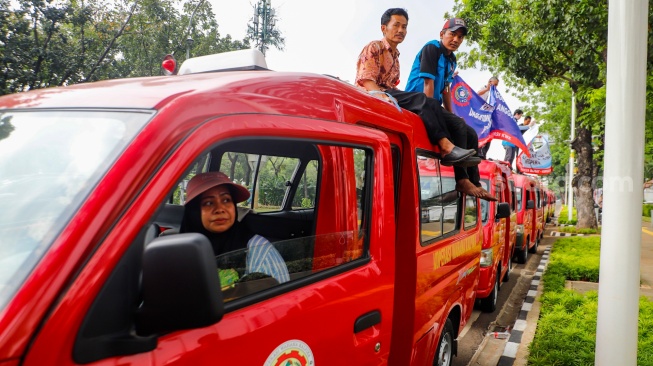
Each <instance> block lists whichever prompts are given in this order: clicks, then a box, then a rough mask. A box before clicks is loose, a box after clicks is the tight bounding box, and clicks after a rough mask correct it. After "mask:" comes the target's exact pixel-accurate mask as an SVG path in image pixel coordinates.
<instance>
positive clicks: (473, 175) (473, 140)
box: [440, 106, 481, 187]
mask: <svg viewBox="0 0 653 366" xmlns="http://www.w3.org/2000/svg"><path fill="white" fill-rule="evenodd" d="M440 109H441V115H442V116H443V117H444V120H445V125H446V126H447V128H448V129H449V133H450V134H451V136H452V137H453V140H452V141H451V142H453V144H454V145H456V146H458V147H462V148H463V149H475V150H477V149H478V135H477V134H476V131H474V129H473V128H472V127H470V126H469V125H468V124H467V123H465V120H464V119H462V118H460V117H458V116H457V115H455V114H453V113H451V112H449V111H448V110H446V109H444V108H442V107H441V106H440ZM453 171H454V174H455V177H456V182H457V181H459V180H461V179H469V180H470V181H471V182H472V183H473V184H474V185H475V186H477V187H480V186H481V176H480V174H479V172H478V166H476V165H474V166H472V167H468V168H462V167H458V166H454V167H453Z"/></svg>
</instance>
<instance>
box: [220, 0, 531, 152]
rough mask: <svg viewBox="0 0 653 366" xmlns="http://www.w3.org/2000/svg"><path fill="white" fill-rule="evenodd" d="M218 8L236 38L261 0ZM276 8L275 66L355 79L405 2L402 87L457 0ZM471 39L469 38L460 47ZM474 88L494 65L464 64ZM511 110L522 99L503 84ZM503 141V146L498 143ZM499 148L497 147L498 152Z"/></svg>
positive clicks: (276, 2) (281, 1) (271, 54)
mask: <svg viewBox="0 0 653 366" xmlns="http://www.w3.org/2000/svg"><path fill="white" fill-rule="evenodd" d="M208 1H209V2H210V3H211V4H212V6H213V12H214V13H215V14H216V18H217V19H216V20H217V22H218V27H219V28H218V30H219V32H220V35H221V36H222V37H224V36H226V35H227V34H230V35H231V37H232V39H243V38H244V37H245V34H246V32H247V23H248V22H249V20H250V19H251V18H252V15H253V12H254V10H253V4H254V3H255V2H256V0H231V1H225V0H208ZM271 1H272V7H273V8H275V9H276V13H277V17H278V21H277V24H276V26H277V28H278V29H279V30H280V31H281V33H282V36H283V37H284V38H285V47H284V50H283V51H279V50H277V49H276V48H271V49H269V50H268V51H267V53H266V62H267V66H268V68H269V69H271V70H275V71H298V72H311V73H318V74H329V75H333V76H337V77H339V78H340V79H342V80H346V81H348V82H350V83H351V82H353V81H354V78H355V75H356V60H357V58H358V54H359V53H360V51H361V50H362V48H363V47H364V46H365V45H366V44H367V43H369V42H370V41H372V40H379V39H381V38H382V37H383V34H382V33H381V15H382V14H383V12H384V11H385V10H386V9H388V8H393V7H402V8H404V9H406V10H407V11H408V17H409V20H408V34H407V36H406V39H405V40H404V42H402V43H401V44H399V46H398V49H399V52H400V53H401V55H400V56H399V62H400V66H401V77H400V84H399V88H400V89H403V88H404V87H405V85H406V81H407V79H408V74H409V73H410V67H411V65H412V63H413V60H414V58H415V55H416V54H417V53H418V52H419V50H420V49H421V48H422V47H423V46H424V44H425V43H426V42H428V41H430V40H433V39H439V37H440V30H441V29H442V25H443V24H444V22H445V18H444V14H445V12H451V10H452V9H453V4H454V0H401V1H396V0H395V1H389V0H329V1H314V0H271ZM470 48H471V45H470V44H469V43H468V42H467V41H465V42H464V43H463V45H462V46H461V47H460V49H459V51H466V50H469V49H470ZM458 75H460V77H462V78H463V79H464V80H465V81H466V82H467V84H469V85H470V87H471V88H472V89H474V90H479V89H481V88H482V87H483V86H485V85H486V84H487V81H488V79H489V78H490V77H491V76H492V74H491V73H490V71H488V70H481V67H478V68H476V69H465V70H463V69H460V68H459V74H458ZM498 90H499V92H501V94H502V95H503V97H504V99H505V100H506V102H507V104H508V106H509V107H510V109H511V110H513V111H514V110H515V109H516V108H519V107H522V106H523V105H522V103H521V102H520V101H519V100H518V99H517V98H516V97H515V96H513V95H512V94H510V93H509V92H508V91H507V89H506V88H505V86H504V85H503V84H501V83H500V84H499V87H498ZM495 145H496V147H498V149H495ZM495 150H496V153H495ZM503 152H504V150H503V148H502V147H501V144H500V142H499V143H493V144H492V147H491V148H490V152H489V154H488V155H489V156H490V157H493V158H503Z"/></svg>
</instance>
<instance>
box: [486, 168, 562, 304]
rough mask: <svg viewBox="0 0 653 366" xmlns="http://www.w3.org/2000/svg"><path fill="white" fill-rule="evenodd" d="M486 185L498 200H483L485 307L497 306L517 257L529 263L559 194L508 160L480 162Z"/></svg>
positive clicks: (553, 211) (518, 260)
mask: <svg viewBox="0 0 653 366" xmlns="http://www.w3.org/2000/svg"><path fill="white" fill-rule="evenodd" d="M479 170H480V174H481V184H482V185H483V188H485V189H486V190H488V191H489V192H490V193H491V194H492V195H494V196H495V197H496V198H497V199H498V201H497V202H487V201H481V216H482V222H483V248H482V252H481V264H480V265H481V274H480V280H479V285H478V290H477V295H476V297H477V301H478V303H479V305H480V307H481V309H482V310H483V311H486V312H492V311H494V310H495V309H496V303H497V292H498V291H499V289H500V287H501V282H502V281H503V282H507V281H508V280H509V279H510V272H511V269H512V261H513V259H515V260H517V262H518V263H526V260H527V259H528V253H535V252H536V251H537V246H538V244H539V242H540V239H542V237H543V236H544V228H545V225H546V223H548V222H550V220H551V218H552V217H553V216H554V213H555V201H556V199H555V194H554V193H553V191H552V190H550V189H548V188H547V187H545V186H544V185H543V184H542V183H541V182H540V180H539V179H538V178H537V177H535V176H530V175H523V174H517V173H514V172H512V171H511V170H510V168H509V166H508V164H507V163H506V162H504V161H492V160H485V161H483V162H482V163H481V164H480V166H479Z"/></svg>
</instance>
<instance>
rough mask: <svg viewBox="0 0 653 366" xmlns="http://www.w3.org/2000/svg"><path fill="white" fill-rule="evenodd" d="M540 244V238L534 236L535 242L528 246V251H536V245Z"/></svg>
mask: <svg viewBox="0 0 653 366" xmlns="http://www.w3.org/2000/svg"><path fill="white" fill-rule="evenodd" d="M538 244H540V238H539V237H536V239H535V244H533V246H532V247H530V248H528V252H529V253H537V246H538Z"/></svg>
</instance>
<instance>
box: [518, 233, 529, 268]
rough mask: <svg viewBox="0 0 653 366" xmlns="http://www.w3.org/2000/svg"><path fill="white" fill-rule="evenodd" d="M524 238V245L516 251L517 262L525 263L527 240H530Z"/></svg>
mask: <svg viewBox="0 0 653 366" xmlns="http://www.w3.org/2000/svg"><path fill="white" fill-rule="evenodd" d="M525 240H526V245H524V247H523V248H521V249H520V250H519V252H518V253H517V263H521V264H524V263H526V260H528V241H529V240H530V238H529V237H526V238H525Z"/></svg>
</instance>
